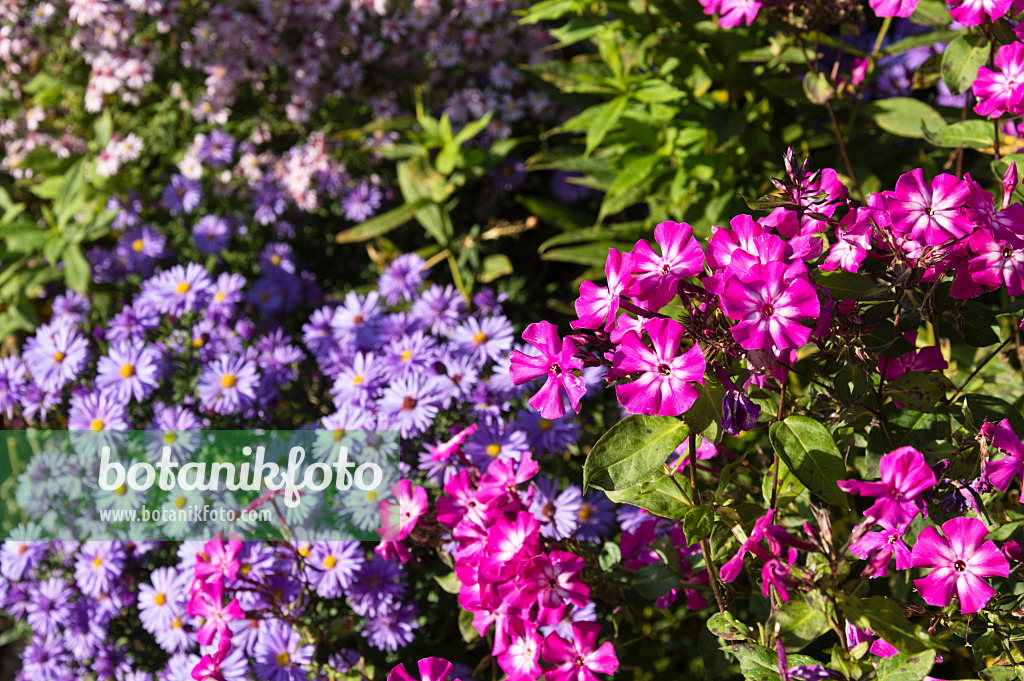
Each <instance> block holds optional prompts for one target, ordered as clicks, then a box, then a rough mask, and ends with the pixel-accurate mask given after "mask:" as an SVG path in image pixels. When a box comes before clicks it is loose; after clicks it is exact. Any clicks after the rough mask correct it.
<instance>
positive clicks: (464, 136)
mask: <svg viewBox="0 0 1024 681" xmlns="http://www.w3.org/2000/svg"><path fill="white" fill-rule="evenodd" d="M492 113H493V112H491V111H488V112H487V113H485V114H484V115H483V118H479V119H477V120H475V121H470V122H469V123H466V124H465V125H464V126H462V130H459V132H458V133H456V135H455V137H453V138H452V141H453V142H455V144H457V145H459V146H461V145H463V144H465V143H466V142H468V141H469V140H471V139H473V138H474V137H476V136H477V135H479V134H480V133H481V132H483V131H484V130H485V129H486V128H487V125H488V124H489V123H490V122H491V116H492Z"/></svg>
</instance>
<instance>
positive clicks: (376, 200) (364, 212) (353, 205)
mask: <svg viewBox="0 0 1024 681" xmlns="http://www.w3.org/2000/svg"><path fill="white" fill-rule="evenodd" d="M383 198H384V196H383V195H382V194H381V192H380V189H378V188H377V187H375V186H373V185H372V184H370V183H369V182H367V181H366V180H363V181H362V182H360V183H359V184H357V185H356V186H355V188H354V189H353V190H352V191H350V192H349V193H348V194H347V195H346V196H345V198H344V199H342V201H341V208H342V210H344V211H345V219H346V220H350V221H352V222H363V221H365V220H367V219H369V218H371V217H373V215H374V214H376V212H377V209H378V208H380V204H381V199H383Z"/></svg>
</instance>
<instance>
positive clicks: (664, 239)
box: [632, 221, 704, 310]
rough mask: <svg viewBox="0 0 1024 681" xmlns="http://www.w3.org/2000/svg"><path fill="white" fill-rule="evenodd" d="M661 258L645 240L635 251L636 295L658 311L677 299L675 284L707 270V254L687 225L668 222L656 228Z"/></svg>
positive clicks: (638, 243) (655, 237)
mask: <svg viewBox="0 0 1024 681" xmlns="http://www.w3.org/2000/svg"><path fill="white" fill-rule="evenodd" d="M654 239H655V241H656V242H657V243H658V245H659V246H660V247H661V255H658V254H657V253H655V252H654V249H652V248H651V245H650V244H649V243H648V242H647V240H646V239H641V240H640V241H637V242H636V246H635V247H634V248H633V254H632V261H633V276H634V277H636V279H635V282H634V290H633V294H632V295H633V296H634V297H635V298H637V299H638V300H640V301H643V303H644V305H645V307H647V309H649V310H659V309H661V308H662V307H664V306H665V305H666V304H667V303H669V302H670V301H671V300H672V299H673V298H675V297H676V293H677V290H676V285H677V284H678V283H679V281H681V280H682V279H684V278H685V277H692V276H693V275H695V274H697V273H699V272H701V271H702V270H703V269H704V251H703V250H701V246H700V242H699V241H697V239H696V238H695V237H694V236H693V229H692V228H691V227H690V225H688V224H686V223H685V222H672V221H666V222H662V223H661V224H659V225H658V226H657V227H655V228H654Z"/></svg>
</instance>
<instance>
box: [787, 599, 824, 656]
mask: <svg viewBox="0 0 1024 681" xmlns="http://www.w3.org/2000/svg"><path fill="white" fill-rule="evenodd" d="M778 617H779V626H780V627H781V631H782V635H783V641H784V642H785V643H786V645H789V646H796V647H798V648H803V647H804V646H806V645H807V644H808V643H810V642H812V641H814V640H815V639H817V638H818V637H819V636H821V635H822V634H824V633H825V632H826V631H828V628H829V626H828V616H827V615H826V613H825V611H824V610H823V609H822V608H820V607H818V606H817V605H815V604H813V603H811V601H810V600H808V599H796V598H794V599H790V600H789V601H787V602H786V603H785V604H783V606H782V607H781V608H780V609H779V614H778Z"/></svg>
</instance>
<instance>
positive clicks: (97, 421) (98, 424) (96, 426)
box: [89, 419, 104, 430]
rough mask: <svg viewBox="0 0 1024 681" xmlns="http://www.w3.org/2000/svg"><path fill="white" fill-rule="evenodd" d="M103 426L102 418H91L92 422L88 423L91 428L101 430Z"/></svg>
mask: <svg viewBox="0 0 1024 681" xmlns="http://www.w3.org/2000/svg"><path fill="white" fill-rule="evenodd" d="M103 426H104V423H103V419H93V420H92V423H91V424H89V427H90V428H92V429H93V430H103Z"/></svg>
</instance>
